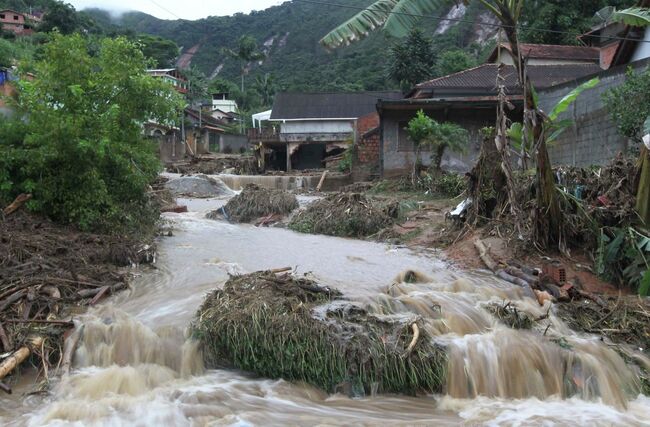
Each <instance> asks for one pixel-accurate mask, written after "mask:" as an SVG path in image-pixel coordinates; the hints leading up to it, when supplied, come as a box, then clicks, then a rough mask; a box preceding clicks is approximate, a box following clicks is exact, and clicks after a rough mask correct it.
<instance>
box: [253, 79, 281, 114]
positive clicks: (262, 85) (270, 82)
mask: <svg viewBox="0 0 650 427" xmlns="http://www.w3.org/2000/svg"><path fill="white" fill-rule="evenodd" d="M276 89H277V85H276V83H275V77H274V76H273V74H269V73H266V74H264V75H263V76H257V77H256V78H255V90H256V91H257V93H259V95H260V97H261V101H262V104H263V105H264V106H265V107H269V106H271V104H273V97H274V96H275V91H276Z"/></svg>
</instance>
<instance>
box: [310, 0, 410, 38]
mask: <svg viewBox="0 0 650 427" xmlns="http://www.w3.org/2000/svg"><path fill="white" fill-rule="evenodd" d="M398 3H400V0H378V1H376V2H374V3H373V4H371V5H370V6H368V7H367V8H366V9H365V10H363V11H361V12H359V13H357V14H356V15H354V16H353V17H352V18H350V19H348V20H347V21H345V22H344V23H343V24H341V25H339V26H338V27H336V28H335V29H333V30H332V31H330V32H329V33H328V34H327V35H326V36H325V37H323V38H322V39H321V41H320V43H321V44H322V45H323V46H325V47H326V48H328V49H333V48H337V47H340V46H343V45H349V44H350V43H352V42H354V41H357V40H360V39H362V38H364V37H366V36H367V35H368V33H370V32H371V31H374V30H376V29H378V28H380V27H382V26H383V25H384V24H385V23H386V21H387V20H388V18H389V17H390V14H391V12H392V11H393V9H394V8H395V6H397V4H398Z"/></svg>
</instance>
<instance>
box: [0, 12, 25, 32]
mask: <svg viewBox="0 0 650 427" xmlns="http://www.w3.org/2000/svg"><path fill="white" fill-rule="evenodd" d="M0 27H1V28H2V30H3V31H11V32H12V33H14V34H16V35H27V34H31V33H32V29H31V27H30V26H29V20H28V19H27V18H26V17H25V14H23V13H20V12H16V11H15V10H11V9H3V10H0Z"/></svg>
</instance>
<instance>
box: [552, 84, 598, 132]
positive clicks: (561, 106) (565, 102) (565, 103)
mask: <svg viewBox="0 0 650 427" xmlns="http://www.w3.org/2000/svg"><path fill="white" fill-rule="evenodd" d="M598 83H600V79H598V77H596V78H593V79H591V80H589V81H587V82H584V83H583V84H581V85H580V86H578V87H577V88H575V89H573V90H572V91H571V92H569V93H568V94H566V96H565V97H564V98H562V99H561V100H560V102H558V103H557V104H556V105H555V107H553V111H551V113H550V114H549V115H548V117H549V118H550V119H551V121H555V120H557V117H558V116H559V115H560V114H562V113H563V112H564V111H566V109H567V108H569V106H570V105H571V104H573V102H574V101H575V100H576V98H578V96H580V94H581V93H582V92H584V91H585V90H587V89H591V88H593V87H595V86H596V85H597V84H598Z"/></svg>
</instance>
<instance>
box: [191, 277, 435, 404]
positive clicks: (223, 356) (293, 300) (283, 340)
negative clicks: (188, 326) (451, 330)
mask: <svg viewBox="0 0 650 427" xmlns="http://www.w3.org/2000/svg"><path fill="white" fill-rule="evenodd" d="M414 325H415V326H414ZM192 329H193V334H194V335H195V336H196V337H197V338H198V339H200V341H201V342H202V345H203V353H204V359H205V362H206V366H207V367H212V368H214V367H219V366H226V367H234V368H237V369H243V370H246V371H250V372H253V373H255V374H257V375H260V376H264V377H269V378H283V379H286V380H290V381H304V382H307V383H309V384H312V385H314V386H317V387H320V388H322V389H324V390H326V391H329V392H337V391H338V392H347V393H348V394H351V395H363V394H364V393H365V394H369V393H371V392H387V393H391V392H393V393H407V394H414V393H419V392H423V393H434V392H439V391H440V390H441V387H442V383H443V379H444V371H445V367H446V356H445V351H444V349H442V348H441V347H437V346H434V345H433V344H432V343H431V338H430V337H429V336H427V334H426V332H423V331H421V330H420V329H419V328H418V326H417V319H415V320H412V321H405V320H403V319H402V320H395V319H391V318H389V317H378V316H374V315H371V314H369V313H368V312H367V311H366V310H365V309H364V308H362V307H360V306H358V305H354V304H351V303H348V302H345V301H344V300H342V296H341V294H340V293H339V292H338V291H336V290H333V289H329V288H326V287H321V286H319V285H317V284H316V283H314V282H313V281H311V280H308V279H306V278H296V277H292V276H290V275H286V274H285V275H282V276H278V275H277V274H275V273H273V272H272V271H266V272H257V273H252V274H248V275H243V276H234V277H231V278H230V280H228V281H227V282H226V284H225V285H224V287H223V289H218V290H215V291H213V292H212V293H211V294H209V295H208V296H207V298H206V300H205V302H204V303H203V305H202V306H201V308H200V309H199V311H198V313H197V315H196V318H195V320H194V322H193V325H192Z"/></svg>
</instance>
